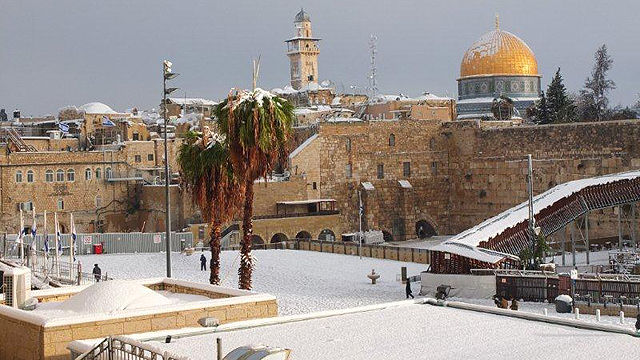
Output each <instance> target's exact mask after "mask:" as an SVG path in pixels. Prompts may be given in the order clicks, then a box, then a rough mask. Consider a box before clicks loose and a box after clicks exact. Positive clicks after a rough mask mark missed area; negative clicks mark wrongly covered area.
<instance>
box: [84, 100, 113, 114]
mask: <svg viewBox="0 0 640 360" xmlns="http://www.w3.org/2000/svg"><path fill="white" fill-rule="evenodd" d="M78 110H80V111H84V112H85V114H115V113H116V112H115V111H113V109H112V108H110V107H109V106H108V105H105V104H103V103H101V102H90V103H87V104H84V105H82V106H80V107H79V108H78Z"/></svg>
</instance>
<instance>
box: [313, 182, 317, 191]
mask: <svg viewBox="0 0 640 360" xmlns="http://www.w3.org/2000/svg"><path fill="white" fill-rule="evenodd" d="M313 190H318V183H316V182H315V181H314V182H313Z"/></svg>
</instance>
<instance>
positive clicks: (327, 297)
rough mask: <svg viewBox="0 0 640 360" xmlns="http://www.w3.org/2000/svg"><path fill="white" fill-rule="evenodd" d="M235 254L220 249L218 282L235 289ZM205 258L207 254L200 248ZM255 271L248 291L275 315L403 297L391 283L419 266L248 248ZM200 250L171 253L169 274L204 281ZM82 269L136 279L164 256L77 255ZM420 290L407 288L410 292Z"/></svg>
mask: <svg viewBox="0 0 640 360" xmlns="http://www.w3.org/2000/svg"><path fill="white" fill-rule="evenodd" d="M238 255H239V253H238V252H237V251H223V252H222V253H221V263H222V264H221V269H220V277H221V279H222V284H221V285H222V286H226V287H231V288H237V285H238V274H237V271H238V265H239V256H238ZM205 256H206V257H207V260H208V259H209V258H210V253H208V252H205ZM253 256H254V258H255V269H254V271H253V290H254V291H256V292H263V293H268V294H272V295H274V296H275V297H276V298H277V299H278V309H279V312H280V314H281V315H289V314H299V313H309V312H314V311H321V310H329V309H342V308H349V307H355V306H361V305H369V304H375V303H383V302H389V301H395V300H401V299H404V298H405V295H404V285H402V284H401V283H400V282H398V281H396V276H397V274H400V267H401V266H406V267H407V271H408V274H409V275H410V276H413V275H418V274H419V273H420V271H423V270H425V266H424V265H421V264H416V263H405V262H399V261H391V260H381V259H372V258H367V257H363V258H362V259H359V258H358V257H357V256H348V255H339V254H327V253H319V252H314V251H296V250H257V251H253ZM199 258H200V254H199V253H196V254H194V255H191V256H186V255H182V254H178V253H174V254H172V257H171V260H172V275H173V277H174V278H177V279H184V280H189V281H193V282H201V283H208V281H209V272H208V271H200V261H199ZM78 259H80V260H81V261H82V263H83V264H84V267H85V268H91V267H93V264H95V263H97V264H99V266H100V268H102V273H103V274H104V273H107V274H108V276H109V277H113V278H116V279H140V278H152V277H163V276H165V271H166V270H165V254H164V253H156V254H104V255H83V256H78ZM371 269H375V271H376V273H378V274H380V278H379V279H378V283H377V284H376V285H372V284H371V281H370V280H369V279H368V278H367V274H369V273H371ZM419 290H420V286H419V284H415V285H414V286H413V292H414V294H417V293H418V292H419Z"/></svg>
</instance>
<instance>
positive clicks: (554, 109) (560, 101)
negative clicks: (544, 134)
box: [546, 68, 575, 124]
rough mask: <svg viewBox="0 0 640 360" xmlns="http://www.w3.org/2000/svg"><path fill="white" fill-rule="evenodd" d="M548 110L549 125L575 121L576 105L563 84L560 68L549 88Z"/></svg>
mask: <svg viewBox="0 0 640 360" xmlns="http://www.w3.org/2000/svg"><path fill="white" fill-rule="evenodd" d="M546 102H547V109H548V114H549V115H548V116H549V118H548V120H549V123H554V124H555V123H562V122H571V121H574V119H575V105H574V104H573V101H572V100H571V99H570V98H569V95H568V94H567V88H566V87H565V86H564V84H563V80H562V75H561V74H560V68H558V70H557V71H556V74H555V75H554V76H553V79H552V80H551V83H550V84H549V87H548V88H547V99H546Z"/></svg>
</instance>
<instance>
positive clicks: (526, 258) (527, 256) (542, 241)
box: [519, 234, 551, 270]
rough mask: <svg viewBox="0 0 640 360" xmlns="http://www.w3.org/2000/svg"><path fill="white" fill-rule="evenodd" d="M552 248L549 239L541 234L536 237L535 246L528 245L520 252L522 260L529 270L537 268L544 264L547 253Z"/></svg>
mask: <svg viewBox="0 0 640 360" xmlns="http://www.w3.org/2000/svg"><path fill="white" fill-rule="evenodd" d="M550 250H551V248H550V247H549V244H547V239H546V238H545V237H544V235H542V234H540V235H538V236H537V237H536V239H535V242H534V243H533V247H532V248H530V247H526V248H524V249H523V250H522V251H521V252H520V255H519V257H520V260H521V261H522V263H523V264H525V265H526V267H527V269H528V270H537V269H538V268H539V267H540V264H542V261H543V259H544V256H545V253H547V252H549V251H550Z"/></svg>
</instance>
